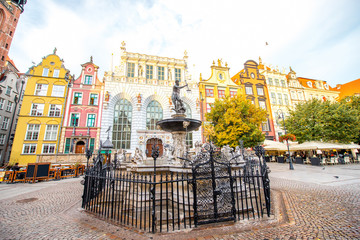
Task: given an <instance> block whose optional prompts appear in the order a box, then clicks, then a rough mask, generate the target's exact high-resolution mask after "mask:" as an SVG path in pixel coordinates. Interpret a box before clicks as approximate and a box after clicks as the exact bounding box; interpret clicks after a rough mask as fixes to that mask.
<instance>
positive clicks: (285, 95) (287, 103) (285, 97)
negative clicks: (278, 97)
mask: <svg viewBox="0 0 360 240" xmlns="http://www.w3.org/2000/svg"><path fill="white" fill-rule="evenodd" d="M284 101H285V105H289V97H288V95H287V94H284Z"/></svg>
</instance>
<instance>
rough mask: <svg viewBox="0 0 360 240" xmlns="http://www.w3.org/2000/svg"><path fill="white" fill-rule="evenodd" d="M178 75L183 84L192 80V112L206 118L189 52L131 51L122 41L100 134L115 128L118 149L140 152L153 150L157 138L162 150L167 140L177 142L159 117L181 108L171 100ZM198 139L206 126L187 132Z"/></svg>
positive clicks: (190, 141) (185, 93) (185, 95)
mask: <svg viewBox="0 0 360 240" xmlns="http://www.w3.org/2000/svg"><path fill="white" fill-rule="evenodd" d="M175 79H178V80H179V81H180V85H184V84H185V82H187V83H188V88H186V87H185V88H183V89H182V90H181V96H182V99H183V101H184V103H185V106H186V107H187V111H186V114H187V117H191V118H194V119H199V120H200V106H199V89H198V82H195V81H194V80H193V79H191V75H190V74H189V72H188V56H187V53H186V52H185V55H184V57H183V59H175V58H169V57H159V56H151V55H146V54H139V53H131V52H127V51H126V48H125V43H124V42H122V46H121V58H120V65H119V66H115V69H114V70H113V69H110V71H108V72H105V74H104V82H105V99H104V109H103V114H102V124H101V135H100V139H101V140H103V141H104V140H105V139H106V138H107V136H108V134H109V135H110V139H111V140H112V143H113V144H114V149H125V150H126V151H127V152H128V153H129V152H131V153H134V152H135V150H136V148H139V149H140V150H141V151H142V152H143V154H144V155H145V153H147V155H148V156H149V155H150V154H151V147H152V144H153V143H154V142H155V144H157V145H158V146H159V147H160V153H161V154H162V152H163V145H164V144H172V137H171V134H170V133H166V132H164V131H161V130H158V129H157V128H156V122H157V121H158V120H162V119H166V118H170V117H171V115H172V114H174V113H175V112H174V111H173V110H172V107H173V106H172V103H171V94H172V89H173V85H174V83H175ZM110 126H111V130H110V132H109V133H107V132H106V131H107V129H108V128H109V127H110ZM196 141H201V131H196V132H193V133H192V134H188V135H187V141H186V143H187V145H188V146H190V147H193V146H194V144H195V142H196ZM147 150H148V151H147Z"/></svg>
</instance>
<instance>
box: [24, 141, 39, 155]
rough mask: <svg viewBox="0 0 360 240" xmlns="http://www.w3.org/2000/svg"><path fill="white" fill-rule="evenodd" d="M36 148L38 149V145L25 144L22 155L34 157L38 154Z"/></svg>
mask: <svg viewBox="0 0 360 240" xmlns="http://www.w3.org/2000/svg"><path fill="white" fill-rule="evenodd" d="M36 148H37V144H36V143H24V145H23V150H22V154H29V155H34V154H36Z"/></svg>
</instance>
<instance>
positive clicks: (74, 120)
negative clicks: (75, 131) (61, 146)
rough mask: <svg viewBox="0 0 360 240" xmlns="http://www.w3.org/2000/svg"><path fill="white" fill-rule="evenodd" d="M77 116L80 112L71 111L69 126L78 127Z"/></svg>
mask: <svg viewBox="0 0 360 240" xmlns="http://www.w3.org/2000/svg"><path fill="white" fill-rule="evenodd" d="M79 117H80V113H72V114H71V118H70V126H71V127H78V126H79Z"/></svg>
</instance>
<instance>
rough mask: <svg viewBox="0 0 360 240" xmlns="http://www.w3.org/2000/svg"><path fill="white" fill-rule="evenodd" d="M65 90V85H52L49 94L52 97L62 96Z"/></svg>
mask: <svg viewBox="0 0 360 240" xmlns="http://www.w3.org/2000/svg"><path fill="white" fill-rule="evenodd" d="M64 92H65V86H63V85H54V86H53V89H52V93H51V96H53V97H63V96H64Z"/></svg>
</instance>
